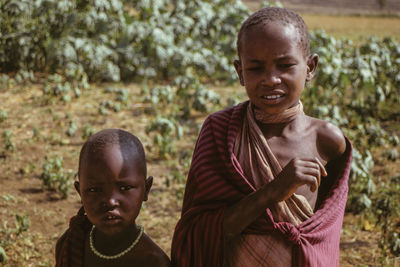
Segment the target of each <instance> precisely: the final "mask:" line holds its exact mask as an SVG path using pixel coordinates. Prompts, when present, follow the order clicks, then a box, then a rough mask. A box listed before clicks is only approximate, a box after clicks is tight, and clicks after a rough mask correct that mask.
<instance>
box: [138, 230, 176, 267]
mask: <svg viewBox="0 0 400 267" xmlns="http://www.w3.org/2000/svg"><path fill="white" fill-rule="evenodd" d="M138 252H139V251H138ZM140 254H141V258H143V259H145V262H146V266H148V267H152V266H154V267H164V266H165V267H169V266H171V261H170V259H169V258H168V256H167V254H165V252H164V251H163V250H162V249H161V248H160V247H159V246H158V245H157V244H156V243H154V241H153V240H151V238H150V237H149V236H148V235H146V234H143V237H142V240H141V246H140Z"/></svg>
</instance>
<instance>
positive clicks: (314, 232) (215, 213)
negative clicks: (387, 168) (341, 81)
mask: <svg viewBox="0 0 400 267" xmlns="http://www.w3.org/2000/svg"><path fill="white" fill-rule="evenodd" d="M237 47H238V56H239V59H238V60H236V61H235V62H234V65H235V68H236V71H237V73H238V76H239V80H240V84H241V85H242V86H244V87H245V88H246V92H247V95H248V97H249V101H246V102H244V103H241V104H239V105H237V106H235V107H232V108H228V109H226V110H223V111H220V112H217V113H215V114H212V115H211V116H209V117H208V118H207V120H206V121H205V122H204V124H203V127H202V130H201V132H200V134H199V139H198V141H197V144H196V147H195V152H194V155H193V160H192V165H191V168H190V171H189V177H188V181H187V185H186V191H185V197H184V202H183V208H182V217H181V219H180V221H179V222H178V224H177V226H176V229H175V234H174V239H173V243H172V263H173V264H174V265H176V266H191V267H193V266H338V263H339V241H340V229H341V225H342V220H343V214H344V208H345V203H346V199H347V179H348V175H349V171H350V160H351V145H350V143H349V141H348V140H347V139H346V138H345V137H344V136H343V134H342V133H341V131H340V130H339V129H338V128H337V127H336V126H334V125H332V124H330V123H327V122H325V121H321V120H317V119H315V118H311V117H309V116H306V115H305V114H304V113H303V109H302V104H301V102H300V95H301V92H302V90H303V89H304V85H305V82H306V81H310V80H311V79H312V77H313V75H314V73H315V70H316V67H317V64H318V56H317V55H315V54H314V55H310V52H309V40H308V36H307V28H306V26H305V23H304V21H303V20H302V19H301V17H300V16H299V15H297V14H295V13H294V12H291V11H289V10H287V9H283V8H265V9H262V10H259V11H258V12H256V13H254V14H253V15H252V16H250V17H249V18H248V19H247V20H246V21H245V22H244V23H243V25H242V27H241V29H240V31H239V35H238V41H237ZM325 168H326V169H325ZM321 176H328V177H326V178H322V179H321Z"/></svg>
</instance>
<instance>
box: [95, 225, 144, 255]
mask: <svg viewBox="0 0 400 267" xmlns="http://www.w3.org/2000/svg"><path fill="white" fill-rule="evenodd" d="M138 227H139V230H140V232H139V234H138V236H137V237H136V239H135V241H133V242H132V244H131V245H130V246H129V247H128V248H127V249H125V250H124V251H122V252H120V253H118V254H116V255H112V256H109V255H104V254H101V253H100V252H99V251H98V250H97V249H96V248H95V247H94V242H93V232H94V228H95V226H94V225H93V226H92V230H90V234H89V244H90V249H91V250H92V251H93V253H94V254H95V255H96V256H98V257H100V258H102V259H105V260H114V259H117V258H120V257H122V256H124V255H125V254H126V253H128V252H129V251H130V250H131V249H133V247H134V246H135V245H136V244H137V243H138V242H139V240H140V238H141V237H142V234H143V229H144V228H143V226H141V225H138Z"/></svg>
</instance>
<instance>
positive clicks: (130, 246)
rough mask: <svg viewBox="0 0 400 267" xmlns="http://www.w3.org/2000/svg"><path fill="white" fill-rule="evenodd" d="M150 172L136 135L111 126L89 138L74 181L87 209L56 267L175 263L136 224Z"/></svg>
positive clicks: (62, 245) (62, 242)
mask: <svg viewBox="0 0 400 267" xmlns="http://www.w3.org/2000/svg"><path fill="white" fill-rule="evenodd" d="M146 173H147V169H146V160H145V153H144V150H143V146H142V144H141V143H140V141H139V139H138V138H137V137H136V136H134V135H132V134H130V133H128V132H125V131H122V130H118V129H107V130H103V131H100V132H98V133H96V134H94V135H93V136H91V137H90V138H89V139H88V140H87V142H86V143H85V144H84V145H83V147H82V150H81V153H80V156H79V171H78V176H79V182H78V181H77V182H75V188H76V190H77V191H78V193H79V195H80V196H81V199H82V203H83V207H82V208H81V209H80V211H79V212H78V215H77V216H75V217H73V218H72V219H71V221H70V227H69V229H68V230H67V231H66V232H65V233H64V234H63V235H62V236H61V237H60V239H59V240H58V241H57V245H56V266H157V267H158V266H170V261H169V259H168V256H167V255H166V254H165V253H164V252H163V251H162V250H161V248H159V247H158V246H157V245H156V244H155V243H154V242H153V241H152V240H151V239H150V237H148V236H147V235H146V234H145V233H144V232H143V227H142V226H139V225H137V224H136V223H135V220H136V217H137V216H138V215H139V211H140V208H141V206H142V202H143V201H146V200H147V196H148V193H149V190H150V188H151V185H152V183H153V177H151V176H150V177H148V178H146Z"/></svg>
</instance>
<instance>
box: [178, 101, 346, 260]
mask: <svg viewBox="0 0 400 267" xmlns="http://www.w3.org/2000/svg"><path fill="white" fill-rule="evenodd" d="M248 103H249V102H248V101H246V102H244V103H241V104H239V105H237V106H235V107H232V108H228V109H226V110H223V111H219V112H217V113H214V114H212V115H210V116H209V117H208V118H207V119H206V120H205V122H204V124H203V127H202V129H201V132H200V134H199V138H198V140H197V143H196V146H195V151H194V154H193V159H192V165H191V167H190V170H189V175H188V179H187V184H186V190H185V196H184V200H183V207H182V214H181V219H180V220H179V222H178V224H177V226H176V228H175V233H174V237H173V240H172V250H171V254H172V255H171V257H172V264H173V266H179V267H180V266H186V267H196V266H199V267H202V266H211V267H218V266H224V251H225V237H224V234H223V217H224V211H225V208H226V207H229V206H231V205H233V204H234V203H236V202H238V201H239V200H240V199H242V198H243V197H245V196H246V195H248V194H250V193H251V192H252V189H251V187H250V186H249V184H248V183H249V182H248V181H247V179H246V178H245V177H244V174H243V171H242V169H241V167H240V165H239V163H238V161H237V159H236V157H235V156H234V154H233V146H234V141H235V138H236V136H237V134H238V133H239V130H240V128H241V125H242V119H243V115H244V114H245V108H246V107H247V105H248ZM346 143H347V144H346V151H345V153H344V154H343V155H342V156H341V157H340V158H338V159H337V160H334V161H331V162H329V163H328V164H327V166H326V169H327V172H328V177H325V178H324V179H322V183H321V185H320V187H319V194H318V199H317V204H316V207H317V210H316V212H315V214H314V215H313V216H312V217H311V218H310V219H308V220H306V221H305V222H303V223H302V224H300V225H299V226H298V227H295V226H294V225H293V224H291V223H287V222H274V220H273V217H272V214H271V212H270V210H269V209H267V210H266V213H265V214H264V215H263V216H260V217H259V218H258V219H257V220H256V221H254V222H253V223H252V224H250V225H249V226H248V227H247V228H246V229H245V230H244V231H243V233H244V234H268V233H269V232H271V231H277V232H279V233H281V234H282V238H286V239H287V240H289V241H291V242H292V243H293V244H294V246H293V257H292V259H293V262H292V266H302V267H306V266H339V243H340V230H341V227H342V223H343V215H344V210H345V206H346V200H347V192H348V177H349V173H350V163H351V151H352V147H351V143H350V142H349V140H348V139H347V138H346Z"/></svg>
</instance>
